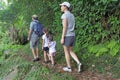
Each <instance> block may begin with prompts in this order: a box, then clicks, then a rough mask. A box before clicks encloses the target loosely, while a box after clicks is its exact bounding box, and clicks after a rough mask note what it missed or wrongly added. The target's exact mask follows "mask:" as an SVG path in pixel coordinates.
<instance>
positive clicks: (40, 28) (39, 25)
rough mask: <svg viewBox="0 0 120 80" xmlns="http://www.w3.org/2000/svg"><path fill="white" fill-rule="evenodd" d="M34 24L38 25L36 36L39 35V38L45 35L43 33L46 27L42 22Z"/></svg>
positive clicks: (36, 26) (35, 29)
mask: <svg viewBox="0 0 120 80" xmlns="http://www.w3.org/2000/svg"><path fill="white" fill-rule="evenodd" d="M34 22H36V25H35V26H34V32H35V34H36V35H38V37H40V36H42V35H43V34H44V33H43V28H44V26H43V25H42V24H41V23H40V22H37V21H34Z"/></svg>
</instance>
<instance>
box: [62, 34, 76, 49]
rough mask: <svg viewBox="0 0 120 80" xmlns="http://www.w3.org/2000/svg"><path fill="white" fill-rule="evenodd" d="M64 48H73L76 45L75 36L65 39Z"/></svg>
mask: <svg viewBox="0 0 120 80" xmlns="http://www.w3.org/2000/svg"><path fill="white" fill-rule="evenodd" d="M63 45H64V46H67V47H72V46H74V45H75V36H65V38H64V44H63Z"/></svg>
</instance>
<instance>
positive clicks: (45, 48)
mask: <svg viewBox="0 0 120 80" xmlns="http://www.w3.org/2000/svg"><path fill="white" fill-rule="evenodd" d="M43 33H44V35H43V36H42V39H43V41H42V49H43V51H44V63H47V62H48V61H49V60H50V57H49V54H48V51H49V48H48V43H49V39H48V36H49V35H48V29H47V28H44V29H43ZM47 57H48V58H49V60H47Z"/></svg>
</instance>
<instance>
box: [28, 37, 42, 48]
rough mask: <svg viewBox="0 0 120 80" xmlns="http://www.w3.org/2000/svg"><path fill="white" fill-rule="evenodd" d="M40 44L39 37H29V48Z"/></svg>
mask: <svg viewBox="0 0 120 80" xmlns="http://www.w3.org/2000/svg"><path fill="white" fill-rule="evenodd" d="M39 44H40V39H39V38H31V39H30V48H31V49H32V48H38V47H39Z"/></svg>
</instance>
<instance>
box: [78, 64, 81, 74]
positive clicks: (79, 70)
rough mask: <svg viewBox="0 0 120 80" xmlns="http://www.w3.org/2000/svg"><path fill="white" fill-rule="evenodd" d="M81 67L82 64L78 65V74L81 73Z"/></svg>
mask: <svg viewBox="0 0 120 80" xmlns="http://www.w3.org/2000/svg"><path fill="white" fill-rule="evenodd" d="M81 65H82V64H81V63H79V64H78V73H80V72H81Z"/></svg>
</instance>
